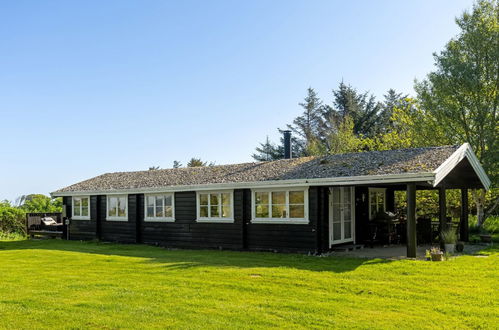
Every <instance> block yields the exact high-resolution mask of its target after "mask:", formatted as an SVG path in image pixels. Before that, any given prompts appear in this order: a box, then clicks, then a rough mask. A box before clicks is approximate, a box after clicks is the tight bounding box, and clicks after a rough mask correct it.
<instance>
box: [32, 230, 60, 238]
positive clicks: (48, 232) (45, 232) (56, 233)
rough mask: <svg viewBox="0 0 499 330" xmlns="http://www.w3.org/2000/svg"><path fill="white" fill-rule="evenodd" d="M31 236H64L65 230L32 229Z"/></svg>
mask: <svg viewBox="0 0 499 330" xmlns="http://www.w3.org/2000/svg"><path fill="white" fill-rule="evenodd" d="M28 234H29V236H30V237H31V238H35V236H42V237H49V238H57V237H60V238H62V235H63V234H64V232H62V231H55V230H30V231H29V232H28Z"/></svg>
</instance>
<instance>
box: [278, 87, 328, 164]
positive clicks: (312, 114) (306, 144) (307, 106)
mask: <svg viewBox="0 0 499 330" xmlns="http://www.w3.org/2000/svg"><path fill="white" fill-rule="evenodd" d="M299 105H300V106H301V107H302V108H303V113H302V114H301V115H300V116H298V117H296V118H295V119H294V120H293V124H291V125H287V126H288V128H289V129H290V130H291V132H293V133H294V137H295V139H296V140H295V144H297V145H298V146H299V149H301V151H302V152H301V153H302V154H303V155H304V156H308V155H310V149H311V148H313V145H314V144H316V143H317V140H318V139H319V130H320V127H321V126H322V120H323V117H322V114H323V113H322V110H323V107H322V101H321V100H320V99H319V97H318V96H317V93H316V92H315V90H314V89H313V88H312V87H309V88H308V89H307V96H306V97H305V98H304V102H301V103H299Z"/></svg>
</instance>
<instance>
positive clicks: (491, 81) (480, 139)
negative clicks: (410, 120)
mask: <svg viewBox="0 0 499 330" xmlns="http://www.w3.org/2000/svg"><path fill="white" fill-rule="evenodd" d="M498 17H499V9H498V4H497V2H495V1H486V0H480V1H478V2H477V3H475V5H474V6H473V9H472V11H471V12H464V13H463V14H462V16H461V17H459V18H457V19H456V23H457V25H458V26H459V28H460V29H461V31H460V33H459V35H457V36H456V37H455V38H453V39H451V40H450V41H449V42H448V43H447V45H446V46H445V48H444V50H443V51H441V52H440V53H439V54H436V53H435V54H434V58H435V65H436V70H435V71H433V72H431V73H430V74H428V76H427V78H426V79H425V80H423V81H421V82H416V84H415V89H416V92H417V95H418V99H419V100H420V103H421V106H422V107H423V108H424V109H425V111H427V112H428V113H429V114H430V115H431V116H433V117H434V118H435V119H436V120H437V121H438V122H439V124H440V125H441V127H443V129H444V131H445V135H446V136H447V137H448V139H449V140H451V141H452V142H453V143H456V144H457V143H463V142H468V143H470V145H471V147H472V148H473V150H474V151H475V153H476V155H477V157H478V159H479V160H480V161H481V163H482V164H483V166H484V168H485V170H486V171H487V173H488V174H489V176H490V177H491V179H492V182H493V183H494V184H495V185H497V182H498V179H499V173H498V172H499V152H498V150H499V140H498V138H497V137H498V136H499V124H498V113H497V112H498V111H497V107H498V103H499V94H498V88H499V22H498ZM485 198H486V194H485V191H483V190H480V191H476V192H475V193H474V200H475V203H476V205H477V218H478V224H479V225H481V224H482V223H483V222H484V221H485V219H486V215H487V213H486V211H485V210H484V203H485Z"/></svg>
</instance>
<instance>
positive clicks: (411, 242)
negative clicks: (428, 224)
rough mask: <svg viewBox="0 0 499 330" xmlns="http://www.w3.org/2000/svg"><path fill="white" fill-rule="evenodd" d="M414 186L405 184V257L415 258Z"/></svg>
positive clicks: (413, 184)
mask: <svg viewBox="0 0 499 330" xmlns="http://www.w3.org/2000/svg"><path fill="white" fill-rule="evenodd" d="M416 244H417V242H416V184H415V183H408V184H407V257H408V258H416Z"/></svg>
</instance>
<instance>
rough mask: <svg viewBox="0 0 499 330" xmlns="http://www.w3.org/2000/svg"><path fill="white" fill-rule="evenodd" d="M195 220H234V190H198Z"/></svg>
mask: <svg viewBox="0 0 499 330" xmlns="http://www.w3.org/2000/svg"><path fill="white" fill-rule="evenodd" d="M196 197H197V198H196V200H197V222H234V191H232V190H225V191H198V192H197V193H196Z"/></svg>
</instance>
